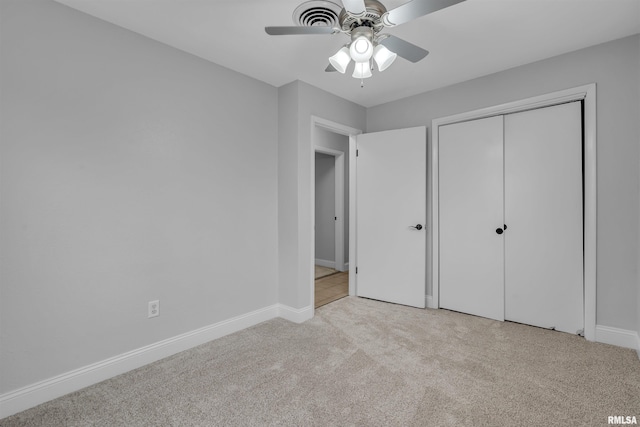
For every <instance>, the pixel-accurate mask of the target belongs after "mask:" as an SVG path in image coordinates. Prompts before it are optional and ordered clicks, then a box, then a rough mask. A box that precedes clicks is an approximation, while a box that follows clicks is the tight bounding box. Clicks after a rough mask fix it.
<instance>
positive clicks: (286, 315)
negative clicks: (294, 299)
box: [278, 304, 313, 323]
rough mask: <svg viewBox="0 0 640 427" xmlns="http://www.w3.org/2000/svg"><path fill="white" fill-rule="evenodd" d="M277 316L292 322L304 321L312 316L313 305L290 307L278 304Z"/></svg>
mask: <svg viewBox="0 0 640 427" xmlns="http://www.w3.org/2000/svg"><path fill="white" fill-rule="evenodd" d="M278 316H279V317H282V318H283V319H286V320H288V321H290V322H294V323H302V322H306V321H307V320H309V319H311V318H312V317H313V307H311V306H310V305H309V306H307V307H303V308H292V307H289V306H287V305H283V304H278Z"/></svg>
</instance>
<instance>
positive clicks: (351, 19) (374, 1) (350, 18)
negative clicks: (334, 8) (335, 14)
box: [339, 0, 387, 33]
mask: <svg viewBox="0 0 640 427" xmlns="http://www.w3.org/2000/svg"><path fill="white" fill-rule="evenodd" d="M365 7H366V12H365V13H364V15H362V16H356V15H353V14H351V13H349V12H347V11H346V10H345V9H342V11H341V12H340V17H339V21H340V28H341V29H342V30H343V31H347V32H350V31H352V30H354V29H355V28H358V27H369V28H372V29H373V31H374V33H378V32H380V31H381V30H382V29H383V28H384V23H383V22H382V16H383V15H384V14H385V13H387V8H386V7H384V5H383V4H382V3H380V2H379V1H378V0H365Z"/></svg>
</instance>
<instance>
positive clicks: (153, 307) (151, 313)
mask: <svg viewBox="0 0 640 427" xmlns="http://www.w3.org/2000/svg"><path fill="white" fill-rule="evenodd" d="M159 315H160V300H155V301H149V307H148V311H147V317H149V318H152V317H156V316H159Z"/></svg>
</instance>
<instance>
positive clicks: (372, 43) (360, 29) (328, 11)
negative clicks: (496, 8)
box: [265, 0, 464, 80]
mask: <svg viewBox="0 0 640 427" xmlns="http://www.w3.org/2000/svg"><path fill="white" fill-rule="evenodd" d="M462 1H464V0H412V1H409V2H408V3H405V4H403V5H401V6H398V7H396V8H395V9H391V10H387V9H386V7H385V6H384V5H383V4H382V3H380V2H379V1H378V0H342V6H344V7H342V6H340V5H339V4H336V3H334V2H332V1H318V0H312V1H307V2H305V3H303V4H301V5H300V6H298V7H297V8H296V10H295V11H294V13H293V19H294V22H295V23H298V24H299V25H297V26H288V27H265V31H266V32H267V34H269V35H272V36H282V35H300V34H302V35H304V34H338V33H342V34H346V35H348V36H350V38H351V41H350V42H349V43H347V44H345V45H344V46H343V47H342V48H340V50H339V51H338V52H336V53H335V54H334V55H333V56H331V57H330V58H329V63H330V65H329V66H328V67H327V68H326V70H325V71H338V72H340V73H343V74H344V73H345V72H346V70H347V67H348V66H349V64H350V63H351V60H353V61H354V62H355V67H354V70H353V74H352V76H353V77H354V78H357V79H361V80H362V79H366V78H368V77H371V76H372V73H371V71H372V70H373V62H375V63H376V65H377V66H378V70H379V71H384V70H386V69H387V68H388V67H389V66H390V65H391V64H392V63H393V61H395V59H396V58H397V57H398V56H400V57H402V58H404V59H406V60H408V61H411V62H414V63H415V62H418V61H420V60H421V59H422V58H424V57H425V56H427V55H428V54H429V52H428V51H426V50H424V49H422V48H421V47H419V46H416V45H414V44H412V43H409V42H408V41H405V40H403V39H401V38H398V37H395V36H392V35H391V34H382V33H381V32H382V30H383V29H385V28H390V27H395V26H396V25H400V24H404V23H405V22H409V21H411V20H413V19H416V18H419V17H421V16H424V15H427V14H429V13H432V12H435V11H437V10H440V9H444V8H446V7H449V6H452V5H454V4H457V3H460V2H462Z"/></svg>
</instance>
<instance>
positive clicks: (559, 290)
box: [504, 102, 584, 334]
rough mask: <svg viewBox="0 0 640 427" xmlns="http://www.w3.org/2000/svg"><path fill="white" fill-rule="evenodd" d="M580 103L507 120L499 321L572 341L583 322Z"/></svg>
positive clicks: (532, 112) (516, 115)
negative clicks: (502, 316) (502, 306)
mask: <svg viewBox="0 0 640 427" xmlns="http://www.w3.org/2000/svg"><path fill="white" fill-rule="evenodd" d="M581 114H582V113H581V105H580V102H573V103H569V104H563V105H557V106H553V107H547V108H541V109H537V110H531V111H525V112H522V113H517V114H510V115H508V116H506V117H505V221H506V224H507V226H508V229H507V231H506V232H505V234H504V236H505V245H506V251H505V256H506V258H505V310H506V311H505V319H507V320H513V321H516V322H521V323H526V324H529V325H535V326H541V327H544V328H555V329H556V330H560V331H564V332H569V333H573V334H575V333H577V332H578V331H579V330H581V329H583V327H584V315H583V307H584V302H583V224H582V220H583V217H582V116H581Z"/></svg>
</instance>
